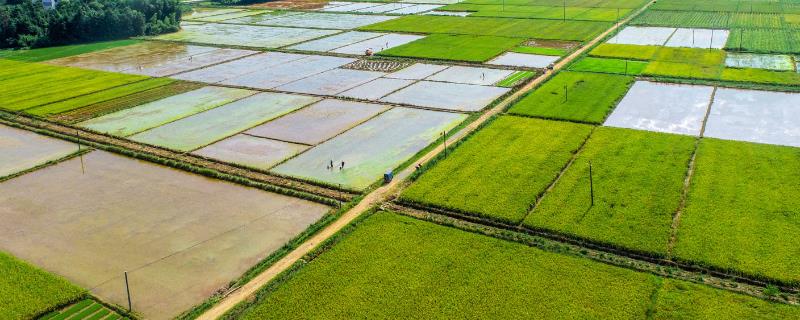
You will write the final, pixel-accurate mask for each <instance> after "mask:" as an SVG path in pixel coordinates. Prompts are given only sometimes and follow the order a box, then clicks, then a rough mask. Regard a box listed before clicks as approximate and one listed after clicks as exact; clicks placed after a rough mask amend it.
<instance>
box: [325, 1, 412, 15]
mask: <svg viewBox="0 0 800 320" xmlns="http://www.w3.org/2000/svg"><path fill="white" fill-rule="evenodd" d="M411 6H414V4H412V3H387V4H381V5H377V6H375V5H373V6H369V7H365V8H360V9H356V10H351V11H352V12H363V13H385V12H389V11H394V10H400V9H403V8H407V7H411ZM327 11H330V10H327Z"/></svg>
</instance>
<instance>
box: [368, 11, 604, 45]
mask: <svg viewBox="0 0 800 320" xmlns="http://www.w3.org/2000/svg"><path fill="white" fill-rule="evenodd" d="M610 26H611V23H609V22H596V21H574V20H567V21H554V20H546V19H513V18H483V17H474V18H469V17H450V16H433V15H410V16H404V17H401V18H398V19H394V20H389V21H385V22H381V23H376V24H373V25H369V26H366V27H362V28H361V29H362V30H372V31H392V32H411V33H449V34H468V35H485V36H502V37H512V38H537V39H551V40H574V41H585V40H589V39H591V38H593V37H595V36H597V35H598V34H600V33H601V32H603V30H605V29H607V28H609V27H610Z"/></svg>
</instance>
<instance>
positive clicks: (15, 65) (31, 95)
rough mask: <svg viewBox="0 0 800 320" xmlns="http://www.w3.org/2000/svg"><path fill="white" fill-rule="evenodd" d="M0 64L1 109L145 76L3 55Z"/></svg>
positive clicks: (14, 108)
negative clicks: (29, 61) (19, 60)
mask: <svg viewBox="0 0 800 320" xmlns="http://www.w3.org/2000/svg"><path fill="white" fill-rule="evenodd" d="M0 67H2V68H0V109H6V110H10V111H24V110H27V109H30V108H33V107H38V106H42V105H46V104H51V103H56V102H60V101H63V100H67V99H71V98H75V97H79V96H83V95H88V94H94V93H97V92H100V91H103V90H112V89H113V88H115V87H119V86H123V85H126V84H131V83H134V82H139V81H144V80H146V79H148V77H145V76H137V75H126V74H120V73H112V72H102V71H94V70H86V69H78V68H73V67H60V66H52V65H46V64H38V63H27V62H17V61H11V60H2V59H0ZM113 90H115V91H114V92H116V90H119V89H113ZM123 91H124V90H123ZM99 95H102V94H99ZM93 96H94V95H93ZM94 97H96V96H94ZM70 108H72V107H70ZM48 112H49V111H47V112H42V114H44V113H48Z"/></svg>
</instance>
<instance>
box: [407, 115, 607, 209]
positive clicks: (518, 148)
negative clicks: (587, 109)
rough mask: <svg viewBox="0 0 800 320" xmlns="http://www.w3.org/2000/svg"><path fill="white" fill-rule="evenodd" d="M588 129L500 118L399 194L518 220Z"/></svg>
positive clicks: (420, 201) (409, 199)
mask: <svg viewBox="0 0 800 320" xmlns="http://www.w3.org/2000/svg"><path fill="white" fill-rule="evenodd" d="M591 130H592V127H591V126H588V125H582V124H574V123H565V122H554V121H547V120H538V119H530V118H521V117H514V116H502V117H499V118H497V119H496V120H494V121H493V122H492V123H491V124H489V125H488V126H487V127H485V128H483V129H482V130H481V131H480V132H478V133H476V134H475V135H474V136H471V137H470V138H469V139H468V140H467V141H465V142H464V143H463V144H461V145H460V146H459V147H458V148H456V149H455V150H454V151H453V152H452V153H450V154H449V155H447V157H446V158H445V159H443V160H441V161H439V163H437V164H436V166H434V167H433V168H431V169H430V170H428V171H426V172H424V173H423V174H422V175H421V176H420V177H419V178H418V179H417V181H415V183H414V184H412V185H411V186H410V187H409V188H408V189H406V190H405V192H404V193H403V194H402V195H401V199H402V201H406V202H410V203H417V204H422V205H431V206H436V207H442V208H445V209H449V210H454V211H459V212H462V213H465V214H474V215H479V216H482V217H486V218H489V219H494V220H499V221H502V222H506V223H519V222H520V221H522V219H523V218H524V217H525V215H526V214H527V212H528V210H529V209H530V207H531V206H532V205H533V203H535V202H536V198H537V197H538V196H539V195H540V194H542V193H543V192H544V191H545V189H546V188H547V186H548V185H550V183H551V182H552V181H553V180H554V179H555V178H556V176H557V175H558V173H559V172H560V171H561V169H562V168H564V166H565V165H566V164H567V162H569V160H570V158H571V157H572V155H573V154H574V153H575V151H577V150H578V148H579V147H580V146H581V145H582V144H583V142H584V140H585V139H586V137H587V136H588V135H589V132H590V131H591Z"/></svg>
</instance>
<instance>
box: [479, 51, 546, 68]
mask: <svg viewBox="0 0 800 320" xmlns="http://www.w3.org/2000/svg"><path fill="white" fill-rule="evenodd" d="M558 59H560V57H557V56H544V55H540V54H525V53H517V52H506V53H504V54H502V55H500V56H499V57H497V58H494V59H492V60H491V61H489V62H487V63H488V64H494V65H500V66H514V67H527V68H544V67H547V66H548V65H550V64H551V63H554V62H556V61H558Z"/></svg>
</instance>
